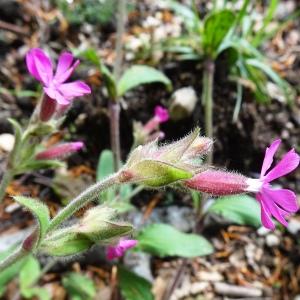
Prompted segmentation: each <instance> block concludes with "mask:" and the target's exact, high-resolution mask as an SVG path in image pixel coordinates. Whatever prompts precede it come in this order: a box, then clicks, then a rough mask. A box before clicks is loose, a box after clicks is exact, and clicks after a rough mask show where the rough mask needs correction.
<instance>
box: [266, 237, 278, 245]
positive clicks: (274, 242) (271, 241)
mask: <svg viewBox="0 0 300 300" xmlns="http://www.w3.org/2000/svg"><path fill="white" fill-rule="evenodd" d="M266 244H267V246H269V247H275V246H278V245H279V244H280V239H279V237H278V236H277V235H275V234H268V235H267V236H266Z"/></svg>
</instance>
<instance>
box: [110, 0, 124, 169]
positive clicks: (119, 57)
mask: <svg viewBox="0 0 300 300" xmlns="http://www.w3.org/2000/svg"><path fill="white" fill-rule="evenodd" d="M125 21H126V0H118V21H117V34H116V61H115V65H114V70H113V73H114V78H115V80H116V82H118V80H119V78H120V75H121V70H122V61H123V41H122V39H123V35H124V30H125ZM109 115H110V138H111V148H112V151H113V154H114V168H115V171H118V170H119V169H120V167H121V145H120V99H118V96H117V98H116V99H111V102H110V104H109Z"/></svg>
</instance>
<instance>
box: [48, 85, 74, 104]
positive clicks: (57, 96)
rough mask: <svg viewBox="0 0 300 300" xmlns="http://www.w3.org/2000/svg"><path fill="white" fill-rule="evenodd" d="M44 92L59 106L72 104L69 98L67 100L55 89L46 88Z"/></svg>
mask: <svg viewBox="0 0 300 300" xmlns="http://www.w3.org/2000/svg"><path fill="white" fill-rule="evenodd" d="M43 90H44V92H45V93H46V94H47V95H48V96H49V97H50V98H52V99H54V100H55V101H56V102H57V103H58V104H61V105H68V104H70V102H71V100H69V99H68V98H65V97H64V96H63V95H62V94H61V93H60V92H59V91H57V90H56V89H55V88H51V87H50V88H47V87H44V89H43Z"/></svg>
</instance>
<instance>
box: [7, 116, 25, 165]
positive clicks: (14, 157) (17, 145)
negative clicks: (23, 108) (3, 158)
mask: <svg viewBox="0 0 300 300" xmlns="http://www.w3.org/2000/svg"><path fill="white" fill-rule="evenodd" d="M8 121H9V123H10V124H11V125H12V126H13V128H14V131H15V144H14V147H13V150H12V152H11V154H10V157H11V163H12V164H13V167H14V168H15V165H16V160H17V159H18V157H17V156H18V155H17V154H18V153H19V150H20V147H21V144H22V135H23V130H22V127H21V125H20V124H19V123H18V122H17V121H16V120H14V119H8Z"/></svg>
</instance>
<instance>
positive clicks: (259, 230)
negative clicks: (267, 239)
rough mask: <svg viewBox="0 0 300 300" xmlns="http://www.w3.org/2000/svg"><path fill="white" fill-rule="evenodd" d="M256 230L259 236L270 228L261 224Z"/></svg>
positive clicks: (266, 232)
mask: <svg viewBox="0 0 300 300" xmlns="http://www.w3.org/2000/svg"><path fill="white" fill-rule="evenodd" d="M256 232H257V234H258V235H259V236H266V235H267V234H268V233H269V232H271V230H270V229H268V228H266V227H263V226H262V227H260V228H258V229H257V231H256Z"/></svg>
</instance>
